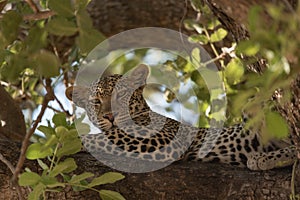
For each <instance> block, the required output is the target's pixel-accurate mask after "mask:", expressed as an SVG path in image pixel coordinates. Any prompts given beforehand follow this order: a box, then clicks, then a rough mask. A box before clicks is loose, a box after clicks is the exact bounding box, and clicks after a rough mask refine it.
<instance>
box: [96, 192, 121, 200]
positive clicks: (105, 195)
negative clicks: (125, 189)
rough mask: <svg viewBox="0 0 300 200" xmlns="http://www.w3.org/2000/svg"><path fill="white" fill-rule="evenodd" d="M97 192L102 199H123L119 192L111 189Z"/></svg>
mask: <svg viewBox="0 0 300 200" xmlns="http://www.w3.org/2000/svg"><path fill="white" fill-rule="evenodd" d="M99 194H100V197H101V199H102V200H125V198H124V197H123V196H122V195H121V194H120V193H118V192H115V191H111V190H100V191H99Z"/></svg>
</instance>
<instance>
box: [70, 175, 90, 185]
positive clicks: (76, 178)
mask: <svg viewBox="0 0 300 200" xmlns="http://www.w3.org/2000/svg"><path fill="white" fill-rule="evenodd" d="M93 176H94V174H93V173H91V172H84V173H82V174H80V175H74V176H72V178H71V180H70V181H69V183H70V184H74V183H79V182H80V181H82V180H85V179H87V178H90V177H93Z"/></svg>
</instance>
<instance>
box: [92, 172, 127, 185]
mask: <svg viewBox="0 0 300 200" xmlns="http://www.w3.org/2000/svg"><path fill="white" fill-rule="evenodd" d="M124 178H125V176H124V175H122V174H120V173H117V172H107V173H105V174H103V175H102V176H100V177H98V178H94V179H93V180H92V182H91V183H90V184H88V186H89V187H94V186H96V185H103V184H108V183H114V182H116V181H119V180H122V179H124Z"/></svg>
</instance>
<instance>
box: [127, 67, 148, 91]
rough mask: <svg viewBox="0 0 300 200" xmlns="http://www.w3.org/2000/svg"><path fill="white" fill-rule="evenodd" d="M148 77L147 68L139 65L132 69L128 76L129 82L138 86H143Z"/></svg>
mask: <svg viewBox="0 0 300 200" xmlns="http://www.w3.org/2000/svg"><path fill="white" fill-rule="evenodd" d="M148 75H149V67H148V66H147V65H145V64H140V65H138V66H137V67H136V68H134V69H133V70H132V72H131V74H130V75H129V77H130V80H131V81H132V82H133V83H134V84H138V85H139V86H142V85H145V84H146V80H147V77H148Z"/></svg>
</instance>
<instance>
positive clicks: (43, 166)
mask: <svg viewBox="0 0 300 200" xmlns="http://www.w3.org/2000/svg"><path fill="white" fill-rule="evenodd" d="M37 161H38V164H39V166H40V167H41V168H42V169H44V170H48V169H49V167H48V165H47V164H46V163H44V162H43V161H42V160H40V159H37Z"/></svg>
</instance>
